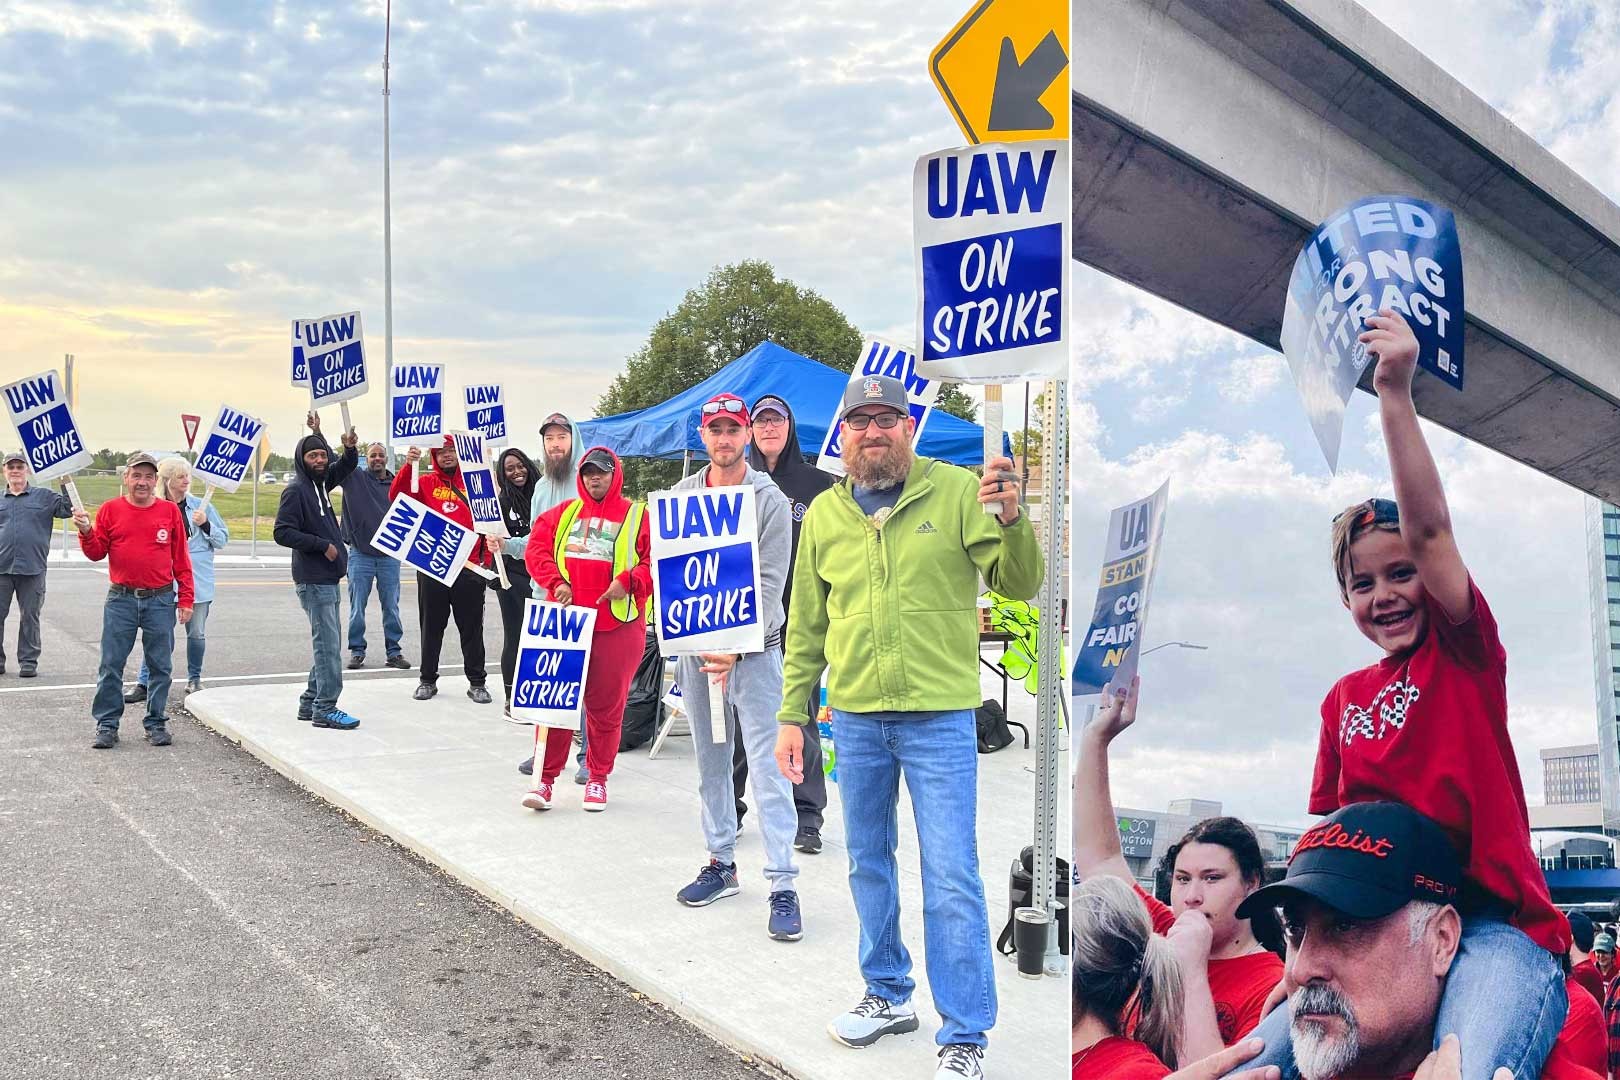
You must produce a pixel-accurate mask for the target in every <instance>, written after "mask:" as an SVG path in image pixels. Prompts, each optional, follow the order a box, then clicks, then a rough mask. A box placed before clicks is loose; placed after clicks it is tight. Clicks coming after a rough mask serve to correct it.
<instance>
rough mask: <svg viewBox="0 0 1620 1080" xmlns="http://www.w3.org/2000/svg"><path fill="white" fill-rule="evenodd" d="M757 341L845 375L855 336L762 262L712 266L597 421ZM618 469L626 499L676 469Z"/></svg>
mask: <svg viewBox="0 0 1620 1080" xmlns="http://www.w3.org/2000/svg"><path fill="white" fill-rule="evenodd" d="M762 341H773V342H775V343H776V344H778V345H781V346H783V347H784V348H788V349H792V350H793V351H794V352H796V353H799V354H801V355H803V356H808V357H810V358H811V359H814V360H819V361H821V362H822V363H824V364H827V365H830V366H832V367H835V368H844V369H846V370H847V369H848V368H851V367H853V366H854V364H855V360H856V358H857V356H858V355H859V354H860V349H861V334H860V331H858V330H856V329H855V327H854V326H852V325H850V322H849V320H848V319H847V318H845V317H844V314H843V312H841V311H839V310H838V309H837V308H836V307H834V306H833V305H832V304H831V303H829V302H828V301H827V300H826V299H825V298H824V297H822V296H821V295H820V294H819V293H816V292H815V291H814V290H811V289H805V288H801V287H800V286H798V285H795V284H794V283H793V282H791V281H786V280H782V279H779V278H778V277H777V276H776V271H775V270H774V269H773V268H772V267H771V265H770V263H767V262H762V261H758V260H749V261H746V262H740V263H735V264H733V265H730V266H719V267H716V268H715V269H714V270H713V271H712V272H711V273H710V274H709V277H708V279H707V280H706V281H704V283H703V284H702V285H701V286H699V287H698V288H696V289H693V290H691V291H690V292H688V293H687V294H686V296H685V297H684V298H683V299H682V300H681V302H680V304H679V305H677V306H676V308H675V310H674V311H672V312H670V313H669V314H668V315H665V316H664V317H663V318H662V319H660V320H658V322H657V323H656V324H655V325H654V326H653V328H652V332H651V333H650V334H649V335H648V336H647V341H646V344H644V345H642V346H641V348H639V349H637V350H636V351H635V352H634V353H632V354H631V355H630V357H629V359H628V360H626V361H625V365H624V370H623V371H621V372H620V373H619V374H618V376H617V377H616V378H614V380H613V384H612V385H611V386H609V387H608V390H607V393H605V394H603V395H602V397H601V399H600V400H599V401H598V402H597V403H596V410H597V415H598V416H611V415H613V414H614V413H621V412H628V411H630V410H632V409H645V408H647V407H648V406H651V405H656V404H658V403H659V402H661V401H665V400H668V399H669V398H670V397H672V396H673V395H675V394H678V393H680V392H681V391H683V390H686V389H689V388H690V387H692V386H695V385H696V384H697V383H700V382H702V381H703V380H704V379H707V378H708V377H709V376H711V375H713V374H714V373H715V372H717V371H719V370H720V369H721V368H722V367H724V366H725V365H726V364H729V363H730V362H731V361H733V360H735V359H736V358H737V357H739V356H741V355H742V354H743V353H745V352H747V351H748V350H749V349H752V348H753V347H754V346H755V345H758V344H759V343H760V342H762ZM624 471H625V488H626V491H627V493H630V494H634V495H644V494H646V493H647V492H648V491H653V490H656V489H658V488H661V487H668V486H669V485H671V484H673V483H674V482H675V481H676V480H678V479H679V478H680V475H681V463H680V462H679V461H652V460H645V459H643V460H636V461H627V462H626V463H625V470H624Z"/></svg>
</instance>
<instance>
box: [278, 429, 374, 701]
mask: <svg viewBox="0 0 1620 1080" xmlns="http://www.w3.org/2000/svg"><path fill="white" fill-rule="evenodd" d="M342 442H343V456H342V457H340V458H339V459H338V461H337V462H336V463H335V464H331V463H329V459H330V457H331V447H330V446H328V445H327V442H326V439H325V438H324V437H323V436H322V435H321V433H320V432H319V431H317V432H314V433H313V434H310V435H306V436H304V437H303V438H302V439H300V440H299V442H298V451H297V453H296V454H295V455H294V459H295V461H296V465H295V468H296V469H297V472H298V475H297V476H296V477H294V478H293V482H292V483H290V484H288V485H287V487H286V488H285V489H284V490H283V491H282V492H281V504H280V506H278V507H277V508H276V530H275V536H276V543H277V544H280V545H281V546H282V547H285V548H291V549H292V553H293V555H292V578H293V584H294V588H295V589H296V590H297V592H298V602H299V603H300V604H302V605H303V607H304V614H306V615H308V616H309V632H310V640H311V642H312V645H313V654H314V655H313V659H312V661H311V663H310V668H309V685H308V686H307V687H305V688H304V693H303V696H302V697H300V698H299V699H298V719H300V720H306V721H309V722H311V723H313V724H314V725H315V726H316V727H324V728H336V729H338V730H340V731H351V730H353V729H354V728H357V727H359V726H360V721H359V720H357V719H356V718H354V717H352V716H350V715H349V714H348V713H346V712H344V711H343V710H342V709H339V708H338V707H337V699H338V695H339V694H340V693H342V692H343V639H342V637H341V636H340V633H339V620H338V583H339V582H340V581H342V580H343V575H344V572H345V571H346V569H347V567H348V561H349V560H348V552H347V551H346V550H345V549H344V544H343V529H342V526H341V525H339V524H338V516H337V513H336V512H335V511H333V509H332V498H331V494H330V492H331V490H332V489H333V488H335V487H337V486H338V485H339V484H341V483H342V482H343V480H344V478H345V477H347V476H348V475H349V474H350V473H352V472H354V469H355V466H356V465H357V464H358V463H359V460H360V455H359V454H358V452H356V450H355V445H356V444H357V443H358V442H359V439H358V438H357V437H356V435H355V433H354V432H353V431H350V432H347V433H346V434H345V435H344V436H343V439H342Z"/></svg>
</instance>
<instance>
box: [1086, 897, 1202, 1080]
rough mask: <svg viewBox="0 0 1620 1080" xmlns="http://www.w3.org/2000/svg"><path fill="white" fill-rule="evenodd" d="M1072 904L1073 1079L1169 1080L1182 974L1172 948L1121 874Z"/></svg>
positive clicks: (1174, 1054)
mask: <svg viewBox="0 0 1620 1080" xmlns="http://www.w3.org/2000/svg"><path fill="white" fill-rule="evenodd" d="M1070 910H1071V911H1072V912H1073V914H1072V916H1071V919H1072V922H1073V926H1072V929H1073V933H1074V963H1073V969H1072V978H1073V993H1074V1000H1073V1005H1074V1031H1073V1035H1072V1040H1071V1044H1070V1045H1071V1050H1072V1058H1071V1062H1072V1064H1071V1070H1072V1073H1073V1080H1164V1077H1166V1076H1168V1075H1169V1074H1170V1070H1171V1069H1172V1068H1174V1067H1175V1065H1176V1061H1177V1048H1178V1046H1179V1044H1180V1042H1181V1010H1182V997H1181V974H1180V972H1179V971H1177V969H1176V960H1175V957H1174V956H1173V955H1171V952H1170V946H1169V945H1168V944H1167V943H1166V942H1165V940H1164V939H1163V938H1161V937H1159V936H1158V935H1157V934H1155V933H1154V932H1153V928H1152V927H1151V926H1150V925H1149V924H1148V918H1147V913H1146V912H1145V911H1143V910H1142V905H1141V904H1140V903H1139V902H1138V901H1137V899H1136V897H1135V895H1133V894H1132V892H1131V889H1130V886H1128V885H1126V884H1125V883H1124V882H1123V881H1120V880H1119V879H1118V878H1114V877H1106V876H1105V877H1095V878H1092V879H1090V880H1089V881H1087V882H1086V883H1085V884H1084V885H1081V886H1080V889H1079V891H1078V892H1077V893H1076V894H1075V896H1074V899H1073V900H1072V901H1071V907H1070ZM1126 1031H1134V1032H1135V1035H1136V1037H1135V1038H1127V1037H1126V1036H1125V1032H1126Z"/></svg>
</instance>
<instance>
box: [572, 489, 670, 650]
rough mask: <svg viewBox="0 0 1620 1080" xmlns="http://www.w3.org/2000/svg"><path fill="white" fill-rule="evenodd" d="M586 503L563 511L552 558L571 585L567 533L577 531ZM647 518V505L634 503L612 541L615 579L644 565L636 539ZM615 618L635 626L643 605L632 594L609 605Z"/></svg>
mask: <svg viewBox="0 0 1620 1080" xmlns="http://www.w3.org/2000/svg"><path fill="white" fill-rule="evenodd" d="M584 505H585V501H584V500H583V499H575V500H574V501H573V502H571V503H569V504H568V506H567V507H566V508H565V509H564V510H563V512H562V517H560V518H558V519H557V538H556V540H555V541H554V543H553V544H552V549H551V550H552V557H553V558H555V559H556V560H557V573H559V574H561V575H562V579H563V580H564V581H567V582H568V583H569V584H570V585H572V584H573V582H572V581H570V580H569V577H568V533H569V531H570V530H572V529H573V527H574V519H575V518H577V517H579V512H580V509H581V508H582V507H584ZM646 515H647V507H646V505H645V504H644V503H638V502H633V503H631V504H630V512H629V513H628V514H626V515H625V516H624V526H623V527H622V528H621V529H619V535H618V536H617V537H615V538H614V540H613V576H614V577H615V578H616V577H618V576H619V575H620V574H622V573H624V572H625V571H626V570H629V569H632V568H633V567H635V566H637V565H639V564H640V562H641V556H640V555H638V554H637V553H636V537H637V536H639V535H640V534H641V519H642V518H644V517H645V516H646ZM609 609H610V610H611V611H612V612H613V617H614V618H616V619H618V620H619V621H620V622H632V621H634V620H635V619H637V618H640V617H641V614H642V612H641V605H639V604H638V603H636V596H635V593H630V594H629V595H627V596H626V597H625V598H624V599H623V600H615V601H613V603H612V604H610V605H609Z"/></svg>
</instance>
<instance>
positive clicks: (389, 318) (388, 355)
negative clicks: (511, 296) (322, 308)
mask: <svg viewBox="0 0 1620 1080" xmlns="http://www.w3.org/2000/svg"><path fill="white" fill-rule="evenodd" d="M393 21H394V4H393V0H388V3H387V5H386V6H385V7H384V9H383V355H384V362H383V370H384V383H383V385H384V386H390V387H391V386H393V385H394V232H393V203H392V192H391V190H390V177H389V162H388V156H389V150H388V98H389V93H388V48H389V41H390V38H391V37H392V35H393ZM387 398H388V396H387V394H384V395H383V400H384V401H385V402H386V401H387ZM384 408H385V409H386V408H387V406H386V405H385V406H384ZM383 420H384V430H388V428H389V425H388V423H387V421H388V417H387V416H386V415H385V416H384V417H383ZM390 434H391V433H390ZM388 456H389V458H390V459H392V457H393V456H394V440H393V439H392V438H389V440H388Z"/></svg>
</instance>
